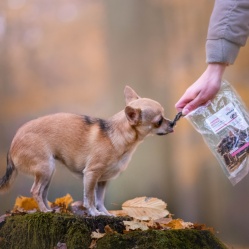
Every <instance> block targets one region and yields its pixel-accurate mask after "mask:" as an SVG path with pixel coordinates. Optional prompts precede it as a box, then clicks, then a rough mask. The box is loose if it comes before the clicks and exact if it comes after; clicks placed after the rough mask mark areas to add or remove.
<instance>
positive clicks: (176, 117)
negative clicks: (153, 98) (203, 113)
mask: <svg viewBox="0 0 249 249" xmlns="http://www.w3.org/2000/svg"><path fill="white" fill-rule="evenodd" d="M182 116H183V115H182V112H178V113H177V114H176V116H175V118H174V120H173V121H171V124H170V126H171V127H172V128H173V127H174V126H175V125H176V122H177V121H178V120H179V119H180V118H181V117H182Z"/></svg>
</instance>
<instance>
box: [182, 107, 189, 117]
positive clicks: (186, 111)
mask: <svg viewBox="0 0 249 249" xmlns="http://www.w3.org/2000/svg"><path fill="white" fill-rule="evenodd" d="M188 114H189V109H188V108H183V110H182V115H183V116H186V115H188Z"/></svg>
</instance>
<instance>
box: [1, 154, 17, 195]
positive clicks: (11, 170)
mask: <svg viewBox="0 0 249 249" xmlns="http://www.w3.org/2000/svg"><path fill="white" fill-rule="evenodd" d="M16 175H17V169H16V167H15V165H14V163H13V161H12V159H11V157H10V154H9V153H8V155H7V168H6V172H5V175H4V176H3V177H2V178H0V193H1V192H5V191H7V190H8V189H9V188H10V186H11V183H12V182H13V181H14V179H15V177H16Z"/></svg>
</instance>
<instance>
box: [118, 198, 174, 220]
mask: <svg viewBox="0 0 249 249" xmlns="http://www.w3.org/2000/svg"><path fill="white" fill-rule="evenodd" d="M166 206H167V204H166V203H165V202H164V201H162V200H160V199H157V198H149V197H137V198H135V199H132V200H128V201H126V202H124V203H123V205H122V209H123V210H124V211H125V212H126V213H127V214H128V215H129V216H131V217H133V218H136V219H139V220H151V219H152V220H154V219H159V218H162V217H165V216H167V215H168V214H169V211H168V210H167V209H166Z"/></svg>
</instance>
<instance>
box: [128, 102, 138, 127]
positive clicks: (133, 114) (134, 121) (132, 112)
mask: <svg viewBox="0 0 249 249" xmlns="http://www.w3.org/2000/svg"><path fill="white" fill-rule="evenodd" d="M125 115H126V118H127V119H128V121H129V123H130V125H132V126H134V125H138V124H139V123H140V121H141V109H136V108H133V107H131V106H126V107H125Z"/></svg>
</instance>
